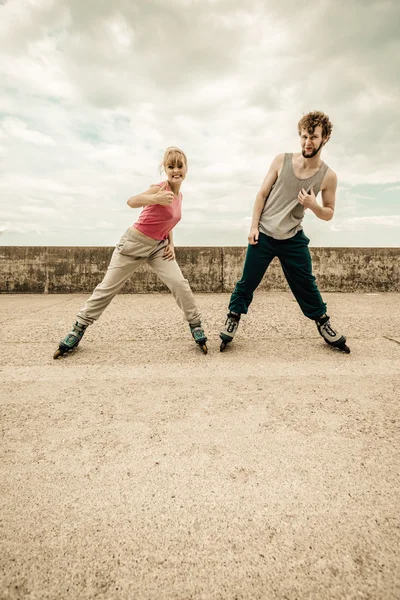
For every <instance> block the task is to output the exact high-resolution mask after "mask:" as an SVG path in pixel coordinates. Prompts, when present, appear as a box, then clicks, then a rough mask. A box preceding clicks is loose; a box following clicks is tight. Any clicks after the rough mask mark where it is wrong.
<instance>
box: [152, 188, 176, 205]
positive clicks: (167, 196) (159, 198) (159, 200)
mask: <svg viewBox="0 0 400 600" xmlns="http://www.w3.org/2000/svg"><path fill="white" fill-rule="evenodd" d="M165 187H166V186H165V184H164V185H163V187H161V188H160V191H159V192H157V194H155V195H154V204H161V206H169V205H170V204H172V201H173V199H174V194H173V193H172V192H170V191H168V190H166V189H165Z"/></svg>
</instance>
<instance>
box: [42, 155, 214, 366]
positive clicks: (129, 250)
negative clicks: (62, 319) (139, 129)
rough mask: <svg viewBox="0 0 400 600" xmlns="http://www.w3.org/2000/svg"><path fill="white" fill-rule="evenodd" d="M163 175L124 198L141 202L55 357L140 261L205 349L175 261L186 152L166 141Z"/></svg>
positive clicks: (131, 202) (71, 344)
mask: <svg viewBox="0 0 400 600" xmlns="http://www.w3.org/2000/svg"><path fill="white" fill-rule="evenodd" d="M162 165H163V169H164V171H165V173H166V175H167V180H166V181H162V182H160V183H157V184H153V185H151V186H150V187H149V189H148V190H147V191H146V192H143V193H142V194H138V195H137V196H132V197H131V198H129V200H128V205H129V206H130V207H131V208H138V207H143V210H142V212H141V213H140V215H139V218H138V220H137V221H136V223H134V225H133V226H132V227H129V228H128V229H127V230H126V232H125V233H124V235H123V236H122V238H121V239H120V241H119V243H118V244H117V246H116V248H115V250H114V252H113V255H112V257H111V261H110V264H109V266H108V269H107V272H106V274H105V276H104V279H103V281H102V282H101V283H100V284H99V285H98V286H97V287H96V288H95V290H94V292H93V294H92V295H91V296H90V298H89V299H88V300H87V302H86V304H85V306H84V307H83V308H82V309H81V310H80V311H79V312H78V314H77V316H76V322H75V325H73V328H72V331H71V332H70V333H69V334H68V335H67V336H66V337H65V338H64V339H63V340H62V341H61V342H60V345H59V348H58V350H56V352H55V354H54V358H58V357H59V356H62V355H63V354H66V353H67V352H69V351H70V350H73V349H74V348H76V346H77V345H78V344H79V342H80V341H81V339H82V337H83V334H84V333H85V330H86V328H87V326H88V325H91V324H92V323H93V322H94V321H96V320H97V319H98V318H99V317H100V315H101V314H102V313H103V311H104V310H105V309H106V308H107V306H108V305H109V304H110V302H111V300H112V299H113V298H114V296H115V295H116V294H117V293H118V292H119V290H120V289H121V288H122V286H123V285H124V283H125V282H126V280H127V279H128V278H129V277H130V275H131V274H132V273H133V272H134V271H135V270H136V269H137V268H138V267H139V266H140V265H141V264H142V263H144V262H147V264H148V265H149V266H150V267H151V268H152V269H153V270H154V271H155V272H156V273H157V275H158V276H159V278H160V279H161V280H162V281H163V282H164V283H165V285H167V286H168V288H169V289H170V290H171V292H172V295H173V296H174V298H175V300H176V303H177V304H178V306H179V308H180V309H181V310H182V311H183V313H184V315H185V317H186V319H187V321H188V323H189V326H190V330H191V333H192V336H193V338H194V340H195V342H196V343H197V344H198V345H199V346H200V348H201V349H202V350H203V352H204V353H205V354H206V353H207V346H206V341H207V338H206V336H205V333H204V330H203V328H202V326H201V317H200V312H199V310H198V308H197V306H196V302H195V300H194V296H193V293H192V290H191V289H190V285H189V283H188V281H187V279H185V278H184V277H183V275H182V272H181V270H180V268H179V266H178V263H177V262H176V260H175V249H174V243H173V237H172V229H173V228H174V227H175V225H176V224H177V223H178V222H179V221H180V219H181V208H182V194H181V192H180V188H181V185H182V182H183V180H184V179H185V177H186V173H187V159H186V156H185V153H184V152H183V151H182V150H180V149H179V148H176V147H174V146H171V147H170V148H167V150H166V151H165V154H164V159H163V162H162Z"/></svg>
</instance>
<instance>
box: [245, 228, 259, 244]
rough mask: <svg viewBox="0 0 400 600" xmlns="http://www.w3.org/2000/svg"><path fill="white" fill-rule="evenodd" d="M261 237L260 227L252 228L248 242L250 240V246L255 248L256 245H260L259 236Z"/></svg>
mask: <svg viewBox="0 0 400 600" xmlns="http://www.w3.org/2000/svg"><path fill="white" fill-rule="evenodd" d="M259 235H260V232H259V230H258V227H252V228H251V229H250V233H249V236H248V238H247V239H248V240H249V244H250V245H251V246H255V245H256V244H258V236H259Z"/></svg>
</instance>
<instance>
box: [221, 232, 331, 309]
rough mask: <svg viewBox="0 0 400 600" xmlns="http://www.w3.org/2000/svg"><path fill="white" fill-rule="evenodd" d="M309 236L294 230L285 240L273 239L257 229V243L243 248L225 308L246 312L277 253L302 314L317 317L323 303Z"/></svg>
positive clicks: (323, 307) (324, 306)
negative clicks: (243, 255)
mask: <svg viewBox="0 0 400 600" xmlns="http://www.w3.org/2000/svg"><path fill="white" fill-rule="evenodd" d="M309 242H310V240H309V239H308V237H307V236H306V235H305V234H304V233H303V231H302V230H300V231H298V232H297V233H296V235H295V236H293V237H292V238H289V239H287V240H275V239H274V238H272V237H270V236H268V235H265V234H263V233H261V232H260V235H259V238H258V244H255V245H254V246H251V245H250V244H249V246H248V248H247V254H246V260H245V263H244V267H243V274H242V278H241V280H240V281H238V282H237V284H236V287H235V289H234V291H233V294H232V296H231V299H230V302H229V310H231V311H233V312H236V313H240V314H242V313H247V310H248V308H249V306H250V304H251V301H252V300H253V293H254V291H255V290H256V288H257V287H258V285H259V284H260V282H261V280H262V278H263V276H264V274H265V271H266V270H267V268H268V266H269V264H270V262H271V260H272V259H273V258H274V257H275V256H277V257H278V259H279V261H280V263H281V265H282V269H283V272H284V274H285V277H286V280H287V282H288V284H289V286H290V289H291V290H292V292H293V294H294V296H295V298H296V300H297V302H298V303H299V306H300V308H301V310H302V311H303V313H304V315H305V316H306V317H308V318H309V319H318V318H319V317H322V315H324V314H325V312H326V304H325V303H324V302H323V300H322V297H321V294H320V293H319V290H318V287H317V284H316V283H315V277H314V275H313V274H312V262H311V256H310V251H309V249H308V244H309Z"/></svg>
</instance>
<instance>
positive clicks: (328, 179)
mask: <svg viewBox="0 0 400 600" xmlns="http://www.w3.org/2000/svg"><path fill="white" fill-rule="evenodd" d="M336 187H337V175H336V173H335V171H333V170H332V169H331V168H330V167H328V170H327V172H326V173H325V177H324V178H323V180H322V184H321V191H322V190H326V189H328V188H330V189H332V188H333V189H336Z"/></svg>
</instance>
